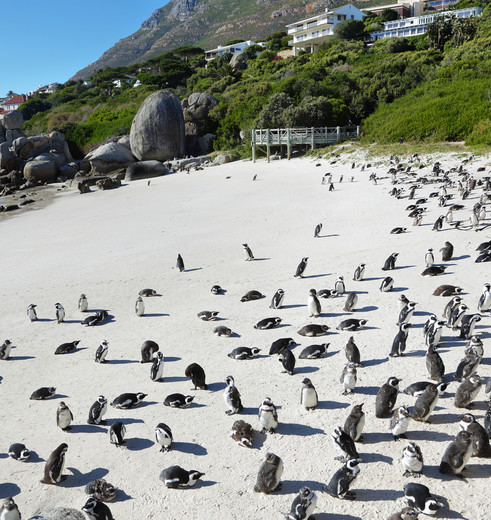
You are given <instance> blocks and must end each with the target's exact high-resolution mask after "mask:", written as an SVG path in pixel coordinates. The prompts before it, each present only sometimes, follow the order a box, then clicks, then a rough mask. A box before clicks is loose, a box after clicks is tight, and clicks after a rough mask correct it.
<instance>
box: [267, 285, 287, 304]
mask: <svg viewBox="0 0 491 520" xmlns="http://www.w3.org/2000/svg"><path fill="white" fill-rule="evenodd" d="M284 298H285V291H284V290H283V289H278V290H277V291H276V292H275V294H274V296H273V298H272V300H271V304H270V305H269V308H270V309H281V307H283V299H284Z"/></svg>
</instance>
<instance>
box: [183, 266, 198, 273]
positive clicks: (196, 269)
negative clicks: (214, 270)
mask: <svg viewBox="0 0 491 520" xmlns="http://www.w3.org/2000/svg"><path fill="white" fill-rule="evenodd" d="M202 269H203V268H202V267H192V268H191V269H184V271H183V273H192V272H193V271H201V270H202Z"/></svg>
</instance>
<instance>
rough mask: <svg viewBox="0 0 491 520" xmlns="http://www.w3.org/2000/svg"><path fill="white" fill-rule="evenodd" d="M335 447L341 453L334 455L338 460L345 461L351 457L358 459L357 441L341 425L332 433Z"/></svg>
mask: <svg viewBox="0 0 491 520" xmlns="http://www.w3.org/2000/svg"><path fill="white" fill-rule="evenodd" d="M331 439H332V442H333V444H334V447H335V448H336V449H337V450H338V451H339V452H340V453H341V456H339V457H334V458H335V459H336V460H342V461H343V462H345V461H347V460H349V459H358V458H359V455H358V452H357V451H356V446H355V441H354V440H353V439H352V438H351V437H350V436H349V434H347V433H346V432H345V431H344V430H343V429H342V428H341V426H337V427H336V428H334V431H333V432H332V434H331Z"/></svg>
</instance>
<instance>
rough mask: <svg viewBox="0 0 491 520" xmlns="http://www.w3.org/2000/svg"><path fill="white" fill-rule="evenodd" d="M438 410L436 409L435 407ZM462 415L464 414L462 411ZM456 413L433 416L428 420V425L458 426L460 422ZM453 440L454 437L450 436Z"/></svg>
mask: <svg viewBox="0 0 491 520" xmlns="http://www.w3.org/2000/svg"><path fill="white" fill-rule="evenodd" d="M437 408H438V407H437ZM462 413H465V411H464V410H462ZM461 415H462V414H458V413H439V414H434V415H432V416H431V418H430V424H458V423H459V422H460V416H461ZM451 438H452V439H454V436H451Z"/></svg>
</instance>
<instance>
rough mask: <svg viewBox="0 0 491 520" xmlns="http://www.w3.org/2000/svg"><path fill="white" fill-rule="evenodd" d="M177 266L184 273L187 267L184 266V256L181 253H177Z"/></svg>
mask: <svg viewBox="0 0 491 520" xmlns="http://www.w3.org/2000/svg"><path fill="white" fill-rule="evenodd" d="M176 268H177V269H179V272H180V273H182V272H183V271H185V268H184V260H183V259H182V256H181V255H179V254H178V255H177V261H176Z"/></svg>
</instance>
